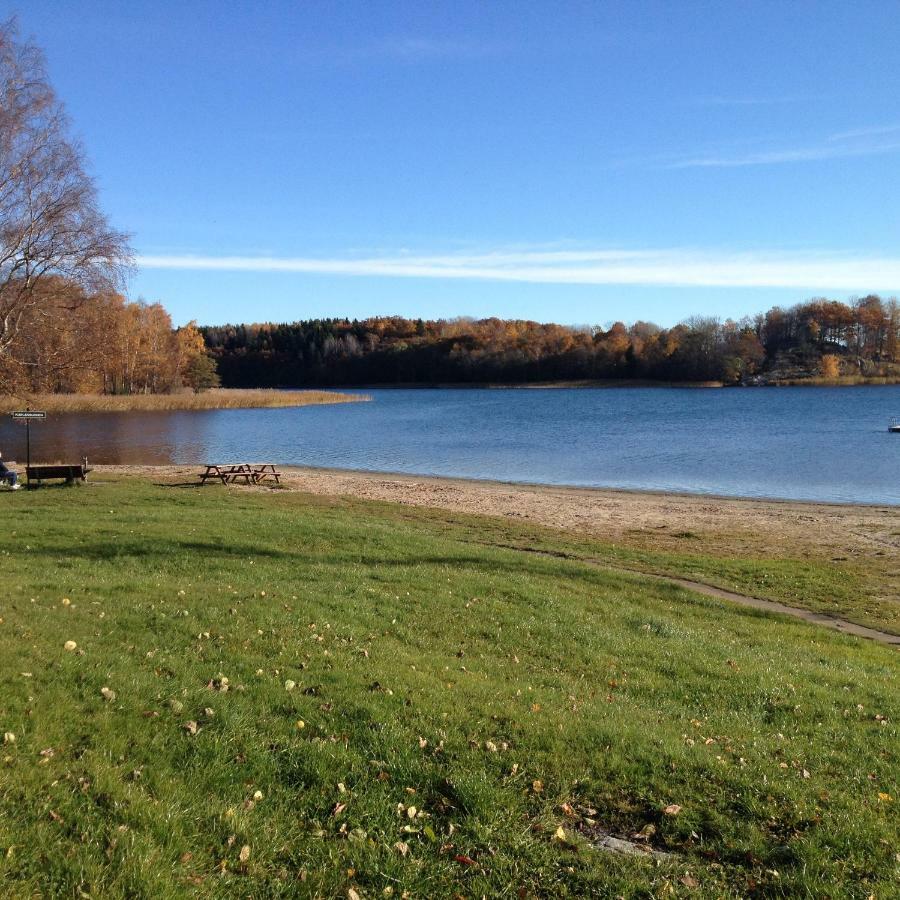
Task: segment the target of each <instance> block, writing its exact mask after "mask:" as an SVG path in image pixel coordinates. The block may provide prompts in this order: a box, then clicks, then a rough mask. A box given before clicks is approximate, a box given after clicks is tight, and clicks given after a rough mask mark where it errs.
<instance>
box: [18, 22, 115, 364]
mask: <svg viewBox="0 0 900 900" xmlns="http://www.w3.org/2000/svg"><path fill="white" fill-rule="evenodd" d="M130 260H131V251H130V248H129V246H128V239H127V236H126V235H125V234H123V233H122V232H119V231H115V230H114V229H113V228H111V227H110V225H109V223H108V222H107V220H106V217H105V216H104V215H103V213H102V212H101V211H100V209H99V206H98V204H97V193H96V189H95V187H94V184H93V181H92V180H91V178H90V177H89V176H88V175H87V173H86V172H85V164H84V155H83V153H82V150H81V147H80V146H79V144H78V142H77V141H75V140H74V139H73V138H72V136H71V135H70V133H69V122H68V119H67V117H66V114H65V110H64V109H63V106H62V104H61V103H60V101H59V100H58V98H57V97H56V94H55V93H54V91H53V88H52V87H51V85H50V83H49V81H48V79H47V73H46V68H45V65H44V57H43V54H42V53H41V51H40V50H39V49H38V48H37V47H36V46H34V45H33V44H32V43H30V42H28V41H22V40H20V39H19V34H18V28H17V25H16V22H15V20H14V19H12V20H9V21H7V22H5V23H0V363H2V362H3V360H4V358H5V357H7V358H8V357H10V356H11V355H14V353H15V346H16V338H17V335H18V334H19V327H20V325H21V323H22V321H23V316H25V314H26V313H28V314H29V315H30V316H32V317H37V318H40V317H41V315H42V309H43V308H44V304H46V306H47V314H48V315H49V314H51V308H54V310H55V311H57V312H58V308H59V304H60V303H61V302H65V301H66V298H64V297H59V298H56V297H53V296H52V294H53V285H54V284H59V285H61V286H64V285H66V284H68V285H69V287H68V289H67V290H68V297H69V298H71V297H73V296H76V295H77V292H76V293H74V294H73V292H72V291H71V286H72V285H77V286H79V287H80V288H82V289H83V292H84V293H90V292H96V291H99V290H108V289H111V288H114V287H116V286H118V285H119V284H120V283H121V281H122V279H123V277H124V273H125V271H126V270H127V267H128V266H129V264H130ZM53 276H59V277H58V278H54V277H53ZM39 286H41V287H44V288H45V289H44V290H37V288H38V287H39Z"/></svg>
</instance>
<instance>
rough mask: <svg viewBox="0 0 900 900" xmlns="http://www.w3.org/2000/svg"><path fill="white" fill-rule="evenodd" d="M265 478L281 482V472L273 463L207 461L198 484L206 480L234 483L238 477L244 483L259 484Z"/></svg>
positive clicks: (277, 482)
mask: <svg viewBox="0 0 900 900" xmlns="http://www.w3.org/2000/svg"><path fill="white" fill-rule="evenodd" d="M267 478H271V479H273V480H274V481H275V483H276V484H280V483H281V472H279V471H277V470H276V468H275V466H274V464H273V463H208V464H207V466H206V471H205V472H201V473H200V484H206V482H207V481H221V482H222V484H228V483H229V482H231V483H232V484H234V483H235V482H237V481H238V480H239V479H242V480H243V481H244V483H245V484H259V483H260V482H261V481H264V480H265V479H267Z"/></svg>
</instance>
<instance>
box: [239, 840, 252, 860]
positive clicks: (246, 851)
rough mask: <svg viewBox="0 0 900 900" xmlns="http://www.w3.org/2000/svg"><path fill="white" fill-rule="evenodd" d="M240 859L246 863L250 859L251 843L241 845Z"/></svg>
mask: <svg viewBox="0 0 900 900" xmlns="http://www.w3.org/2000/svg"><path fill="white" fill-rule="evenodd" d="M238 859H239V860H240V861H241V862H242V863H245V862H247V860H248V859H250V845H249V844H244V846H243V847H241V852H240V853H238Z"/></svg>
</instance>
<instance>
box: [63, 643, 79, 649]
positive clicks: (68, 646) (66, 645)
mask: <svg viewBox="0 0 900 900" xmlns="http://www.w3.org/2000/svg"><path fill="white" fill-rule="evenodd" d="M77 646H78V644H76V643H75V641H66V642H65V643H64V644H63V650H69V651H72V650H74V649H75V648H76V647H77Z"/></svg>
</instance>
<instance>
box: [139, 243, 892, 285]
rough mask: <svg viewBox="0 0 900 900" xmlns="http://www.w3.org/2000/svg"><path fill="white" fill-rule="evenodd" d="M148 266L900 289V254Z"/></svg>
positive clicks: (159, 264) (598, 255) (172, 260)
mask: <svg viewBox="0 0 900 900" xmlns="http://www.w3.org/2000/svg"><path fill="white" fill-rule="evenodd" d="M137 263H138V265H139V266H140V267H142V268H144V269H176V270H192V271H201V272H202V271H206V272H276V273H277V272H280V273H296V274H306V275H338V276H351V277H366V278H421V279H444V280H472V281H499V282H522V283H530V284H559V285H563V284H580V285H644V286H660V287H734V288H797V289H804V290H823V291H824V290H841V291H850V292H854V293H865V292H868V291H882V292H894V291H897V290H900V257H876V256H858V255H850V254H827V253H805V254H804V253H797V254H784V253H762V252H754V253H748V252H745V253H728V252H722V251H719V252H702V251H696V250H683V249H677V248H674V249H663V250H618V249H598V250H527V251H519V250H514V251H496V252H487V253H475V254H450V255H428V256H411V255H410V256H406V255H394V256H379V257H371V256H370V257H368V258H355V259H351V258H346V259H342V258H316V257H272V256H266V257H257V256H183V255H167V256H150V255H148V256H141V257H138V259H137Z"/></svg>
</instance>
